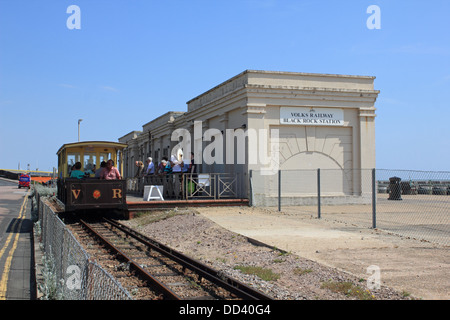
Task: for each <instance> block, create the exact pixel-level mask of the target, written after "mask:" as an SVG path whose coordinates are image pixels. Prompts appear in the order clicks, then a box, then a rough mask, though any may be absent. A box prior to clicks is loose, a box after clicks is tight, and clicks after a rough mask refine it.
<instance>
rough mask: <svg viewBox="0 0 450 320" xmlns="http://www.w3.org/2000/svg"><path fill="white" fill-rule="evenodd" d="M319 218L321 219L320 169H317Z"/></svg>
mask: <svg viewBox="0 0 450 320" xmlns="http://www.w3.org/2000/svg"><path fill="white" fill-rule="evenodd" d="M317 218H318V219H320V218H321V212H320V169H317Z"/></svg>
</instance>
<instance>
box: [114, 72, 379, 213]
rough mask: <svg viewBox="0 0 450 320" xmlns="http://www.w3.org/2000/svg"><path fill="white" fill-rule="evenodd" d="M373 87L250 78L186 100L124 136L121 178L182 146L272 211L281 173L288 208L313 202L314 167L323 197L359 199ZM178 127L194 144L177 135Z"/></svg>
mask: <svg viewBox="0 0 450 320" xmlns="http://www.w3.org/2000/svg"><path fill="white" fill-rule="evenodd" d="M374 80H375V77H372V76H356V75H335V74H315V73H300V72H274V71H255V70H246V71H244V72H242V73H240V74H238V75H236V76H234V77H233V78H231V79H229V80H226V81H225V82H223V83H221V84H219V85H217V86H216V87H214V88H212V89H210V90H208V91H206V92H205V93H203V94H201V95H199V96H197V97H195V98H193V99H191V100H189V101H188V102H187V111H186V112H167V113H165V114H163V115H161V116H160V117H158V118H156V119H152V120H151V121H150V122H148V123H146V124H144V125H143V126H142V130H139V131H133V132H130V133H128V134H126V135H124V136H123V137H121V138H119V141H120V142H122V143H126V144H127V145H128V147H127V148H126V149H125V150H124V159H123V161H124V171H125V172H124V176H125V177H133V176H134V173H135V169H136V167H135V165H134V163H135V161H138V160H140V161H143V162H145V159H147V157H152V158H153V162H154V163H155V164H157V163H159V161H160V160H161V158H162V157H163V156H166V157H168V158H170V156H171V155H172V154H173V153H174V152H176V151H174V150H175V149H176V148H177V146H179V143H180V141H184V142H185V143H188V144H189V145H190V147H191V151H193V152H194V153H195V159H196V162H198V163H199V162H201V164H199V171H200V172H202V173H228V174H231V175H238V176H239V177H240V179H239V181H240V182H239V188H238V189H239V197H242V198H249V199H250V198H251V199H252V202H253V203H256V204H260V205H274V204H275V203H276V199H277V196H278V185H279V183H278V177H279V176H278V170H281V179H282V183H281V186H282V197H283V201H285V203H286V201H287V203H293V204H302V203H308V201H309V200H308V199H310V198H312V197H313V196H315V193H316V192H317V186H316V182H317V178H316V177H317V169H320V176H321V179H322V181H323V183H322V185H323V188H324V192H322V195H324V196H328V197H329V198H330V199H345V201H347V202H348V201H349V199H358V198H361V196H362V195H364V194H365V192H366V191H367V192H369V191H370V190H368V188H370V183H369V181H367V180H368V179H369V178H368V177H369V169H372V168H375V116H376V115H375V110H376V109H375V101H376V99H377V96H378V94H379V91H378V90H375V89H374ZM177 129H178V130H177ZM180 129H181V132H182V133H184V134H185V135H189V138H186V137H183V139H177V138H176V135H175V136H173V134H174V132H175V131H177V132H180ZM173 137H175V138H173ZM242 139H243V140H242ZM172 140H175V141H172ZM185 149H186V148H185ZM183 151H184V152H185V153H187V152H186V150H183ZM185 158H187V159H189V157H186V156H185ZM330 201H332V200H330Z"/></svg>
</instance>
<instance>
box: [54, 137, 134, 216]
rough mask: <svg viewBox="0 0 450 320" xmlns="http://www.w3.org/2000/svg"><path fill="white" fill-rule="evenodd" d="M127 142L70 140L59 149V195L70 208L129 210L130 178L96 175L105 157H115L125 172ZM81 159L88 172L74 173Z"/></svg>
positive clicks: (73, 209)
mask: <svg viewBox="0 0 450 320" xmlns="http://www.w3.org/2000/svg"><path fill="white" fill-rule="evenodd" d="M126 147H127V145H126V144H123V143H118V142H110V141H83V142H74V143H67V144H64V145H63V146H61V148H59V150H58V152H57V153H56V154H57V155H58V195H57V197H58V199H59V200H60V201H61V202H62V203H64V205H65V211H66V212H78V211H90V212H92V211H95V210H97V211H98V210H101V209H108V210H112V209H118V210H120V211H125V210H126V209H127V205H126V180H124V179H114V180H105V179H99V178H98V177H96V176H95V172H96V170H100V164H101V162H102V161H105V162H107V161H108V160H112V161H113V164H114V166H115V167H116V168H117V169H118V170H119V172H120V174H121V175H122V172H123V163H122V153H123V149H124V148H126ZM77 163H81V169H78V170H81V171H82V172H83V173H84V175H83V176H80V177H78V178H73V177H71V172H72V170H74V166H75V164H77Z"/></svg>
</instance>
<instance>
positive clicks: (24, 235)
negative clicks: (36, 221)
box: [0, 179, 35, 300]
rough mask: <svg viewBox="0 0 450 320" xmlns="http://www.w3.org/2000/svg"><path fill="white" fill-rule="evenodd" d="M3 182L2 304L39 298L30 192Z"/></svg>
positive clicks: (0, 204)
mask: <svg viewBox="0 0 450 320" xmlns="http://www.w3.org/2000/svg"><path fill="white" fill-rule="evenodd" d="M17 186H18V184H17V182H11V181H7V180H3V179H0V300H30V299H34V298H35V294H34V292H35V289H34V276H33V274H34V272H32V271H33V270H34V269H33V265H34V261H33V259H32V257H33V255H32V250H33V246H32V239H31V230H32V227H33V223H32V222H31V219H30V216H31V214H30V207H31V201H30V200H29V199H28V189H23V188H22V189H19V188H18V187H17Z"/></svg>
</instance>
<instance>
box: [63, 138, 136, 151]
mask: <svg viewBox="0 0 450 320" xmlns="http://www.w3.org/2000/svg"><path fill="white" fill-rule="evenodd" d="M78 147H79V148H83V147H105V148H106V147H107V148H116V149H124V148H126V147H127V144H126V143H120V142H113V141H80V142H72V143H66V144H63V145H62V146H61V148H59V150H58V152H56V154H60V153H61V152H62V150H64V149H67V148H78Z"/></svg>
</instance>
